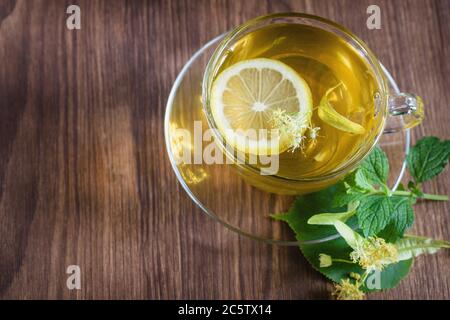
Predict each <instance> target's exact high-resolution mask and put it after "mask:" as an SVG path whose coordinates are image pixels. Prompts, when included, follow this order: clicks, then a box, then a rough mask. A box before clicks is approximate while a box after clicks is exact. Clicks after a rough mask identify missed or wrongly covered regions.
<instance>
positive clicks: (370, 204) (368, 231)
mask: <svg viewBox="0 0 450 320" xmlns="http://www.w3.org/2000/svg"><path fill="white" fill-rule="evenodd" d="M392 211H393V206H392V203H391V201H390V199H389V197H387V196H385V195H372V196H369V197H366V198H363V199H362V200H361V202H360V205H359V207H358V209H357V210H356V214H357V216H358V221H359V226H360V227H361V229H362V230H363V233H364V235H365V236H366V237H367V236H372V235H375V234H377V233H378V232H379V231H381V230H383V229H384V228H385V227H386V225H387V224H388V223H389V220H390V217H391V213H392Z"/></svg>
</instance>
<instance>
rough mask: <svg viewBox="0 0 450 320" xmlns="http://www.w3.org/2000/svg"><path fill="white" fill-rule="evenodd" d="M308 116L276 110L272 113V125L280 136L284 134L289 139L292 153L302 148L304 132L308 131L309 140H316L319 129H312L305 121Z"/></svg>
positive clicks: (304, 137)
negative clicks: (278, 131)
mask: <svg viewBox="0 0 450 320" xmlns="http://www.w3.org/2000/svg"><path fill="white" fill-rule="evenodd" d="M307 116H308V115H305V114H301V113H294V114H289V113H287V112H286V110H281V109H276V110H275V111H273V112H272V119H271V122H272V125H273V126H274V128H277V129H279V130H280V131H281V134H286V135H287V136H288V137H289V139H290V142H291V143H290V148H291V151H292V152H294V151H295V150H296V149H298V148H302V147H303V145H304V141H305V139H306V135H304V132H305V131H306V130H309V131H310V138H311V139H313V140H314V139H316V138H317V132H318V131H319V130H320V128H317V127H316V128H313V127H312V125H311V123H310V122H309V121H308V120H307V119H306V117H307Z"/></svg>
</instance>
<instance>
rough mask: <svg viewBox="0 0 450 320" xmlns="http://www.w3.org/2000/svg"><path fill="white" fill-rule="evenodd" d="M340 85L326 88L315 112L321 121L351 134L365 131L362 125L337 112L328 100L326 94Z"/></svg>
mask: <svg viewBox="0 0 450 320" xmlns="http://www.w3.org/2000/svg"><path fill="white" fill-rule="evenodd" d="M340 85H341V84H338V85H337V86H335V87H333V88H331V89H328V90H327V92H326V93H325V95H324V96H323V97H322V99H321V100H320V105H319V108H318V111H317V114H318V115H319V118H320V119H321V120H322V121H323V122H326V123H328V124H329V125H330V126H332V127H335V128H336V129H339V130H341V131H344V132H348V133H353V134H363V133H364V132H365V131H366V130H365V129H364V127H363V126H361V125H360V124H358V123H356V122H353V121H351V120H349V119H347V118H346V117H344V116H343V115H341V114H340V113H338V112H337V111H336V110H335V109H334V108H333V106H332V105H331V104H330V102H329V101H328V95H329V94H330V93H331V92H332V91H333V90H334V89H336V88H337V87H339V86H340Z"/></svg>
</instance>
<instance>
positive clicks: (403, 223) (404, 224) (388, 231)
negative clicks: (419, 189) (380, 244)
mask: <svg viewBox="0 0 450 320" xmlns="http://www.w3.org/2000/svg"><path fill="white" fill-rule="evenodd" d="M412 202H413V199H412V198H406V197H398V196H392V197H391V203H392V206H393V212H392V215H391V218H390V221H389V223H388V225H387V226H386V227H385V228H384V229H383V230H382V231H381V232H379V233H378V234H377V235H378V236H379V237H380V238H383V239H385V240H386V241H387V242H396V241H397V240H398V239H400V238H402V237H403V234H404V233H405V231H406V230H407V229H409V228H411V227H412V225H413V223H414V209H413V207H412Z"/></svg>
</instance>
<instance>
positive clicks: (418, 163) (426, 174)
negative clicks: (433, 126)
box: [406, 137, 450, 183]
mask: <svg viewBox="0 0 450 320" xmlns="http://www.w3.org/2000/svg"><path fill="white" fill-rule="evenodd" d="M449 157H450V140H444V141H440V140H439V138H436V137H425V138H422V139H421V140H419V141H418V142H417V143H416V145H415V146H414V147H413V148H412V149H411V151H410V152H409V154H408V156H407V158H406V159H407V163H408V168H409V172H410V173H411V175H412V177H413V178H414V180H415V181H416V183H422V182H424V181H427V180H430V179H432V178H433V177H435V176H437V175H438V174H439V173H441V172H442V170H444V168H445V166H446V165H447V163H448V159H449Z"/></svg>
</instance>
